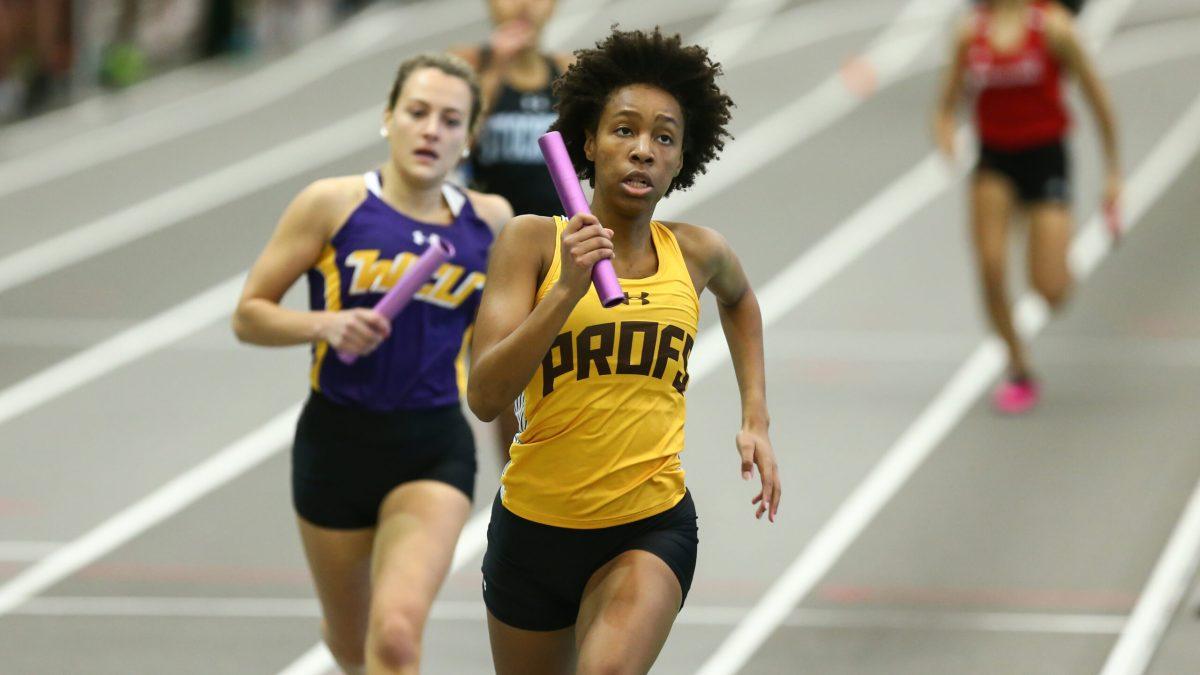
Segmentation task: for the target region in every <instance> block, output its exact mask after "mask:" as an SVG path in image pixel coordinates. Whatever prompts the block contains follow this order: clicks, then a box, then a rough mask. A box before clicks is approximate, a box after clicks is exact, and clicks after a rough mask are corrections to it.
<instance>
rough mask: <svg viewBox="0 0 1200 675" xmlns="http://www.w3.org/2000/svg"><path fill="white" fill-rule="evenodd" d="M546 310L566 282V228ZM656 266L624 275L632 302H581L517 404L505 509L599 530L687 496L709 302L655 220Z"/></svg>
mask: <svg viewBox="0 0 1200 675" xmlns="http://www.w3.org/2000/svg"><path fill="white" fill-rule="evenodd" d="M555 225H556V226H557V229H558V236H556V237H555V242H556V243H555V245H554V258H553V261H552V262H551V264H550V269H549V270H548V271H547V273H546V278H545V280H543V281H542V284H541V286H540V287H539V288H538V292H537V298H536V301H537V302H541V301H542V299H543V298H544V297H545V296H546V293H547V292H549V290H550V289H551V288H552V287H553V286H554V283H555V282H556V281H557V280H558V276H559V267H560V265H559V247H560V242H561V240H562V230H563V227H565V225H566V221H565V220H562V219H560V218H555ZM650 232H651V237H652V240H653V242H654V249H655V251H656V252H657V254H658V270H657V271H656V272H655V273H654V274H653V275H651V276H649V277H646V278H644V279H621V287H622V289H623V290H624V291H625V295H626V298H627V299H626V302H625V304H621V305H617V306H616V307H613V308H611V309H605V308H604V307H603V306H601V304H600V299H599V297H597V295H596V289H595V288H594V287H592V288H590V289H589V290H588V293H587V295H585V296H584V297H583V299H582V300H580V301H579V304H577V305H576V306H575V309H574V310H573V311H572V312H571V315H570V316H569V317H567V321H566V323H565V324H563V327H562V331H561V332H560V333H559V335H558V337H557V338H556V339H555V340H554V344H553V345H552V346H551V347H550V351H549V352H547V354H546V356H545V358H544V359H543V360H542V363H541V365H540V366H538V369H537V372H535V373H534V375H533V379H532V380H530V381H529V384H528V385H526V386H525V391H524V392H523V393H522V394H521V396H520V397H519V398H518V399H517V403H516V411H517V419H518V421H519V424H520V429H521V431H520V433H518V434H517V437H516V439H515V440H514V441H513V444H512V447H511V448H510V454H511V456H512V460H511V461H510V462H509V463H508V466H506V467H505V469H504V473H503V474H501V477H500V482H501V501H502V502H503V504H504V506H505V507H506V508H507V509H508V510H509V511H512V512H513V513H515V514H516V515H518V516H520V517H522V518H525V519H526V520H532V521H534V522H538V523H542V524H545V525H553V526H555V527H569V528H575V529H591V528H599V527H611V526H614V525H620V524H622V523H628V522H632V521H635V520H641V519H642V518H648V517H650V516H653V515H655V514H657V513H661V512H663V511H666V510H667V509H670V508H671V507H673V506H675V505H676V504H678V503H679V500H681V499H683V496H684V484H683V467H682V466H681V465H680V463H679V453H680V452H681V451H682V450H683V422H684V418H685V417H686V406H685V403H684V397H683V394H684V391H685V390H686V389H687V383H688V374H687V361H688V356H689V355H690V354H691V351H692V345H693V344H695V341H696V324H697V322H698V321H699V318H700V302H699V299H698V298H697V297H696V289H695V288H694V287H693V286H692V279H691V276H690V275H689V274H688V270H687V265H686V264H685V263H684V259H683V253H682V251H680V249H679V242H677V241H676V240H675V235H674V234H673V233H672V232H671V231H670V230H669V229H668V228H667V227H666V226H665V225H663V224H661V223H658V222H653V221H652V222H651V223H650Z"/></svg>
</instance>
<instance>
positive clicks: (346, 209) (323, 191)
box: [289, 176, 367, 235]
mask: <svg viewBox="0 0 1200 675" xmlns="http://www.w3.org/2000/svg"><path fill="white" fill-rule="evenodd" d="M366 194H367V187H366V184H365V183H364V182H363V179H362V176H334V177H331V178H321V179H318V180H315V181H313V182H312V183H309V184H308V185H307V186H306V187H305V188H304V189H303V190H301V191H300V194H299V195H297V196H296V199H295V200H294V201H293V202H292V206H291V207H289V210H290V209H298V210H299V211H300V214H301V215H302V216H303V217H302V218H301V222H304V223H307V224H310V225H311V226H313V227H320V228H323V229H324V230H325V231H326V232H327V233H328V234H330V235H332V233H333V231H334V230H336V229H337V228H338V227H339V226H341V224H342V223H343V222H345V220H346V219H347V218H348V217H349V216H350V214H351V212H353V211H354V209H356V208H357V207H358V205H359V204H361V203H362V201H363V199H364V198H366Z"/></svg>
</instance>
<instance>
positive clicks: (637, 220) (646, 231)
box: [591, 194, 654, 257]
mask: <svg viewBox="0 0 1200 675" xmlns="http://www.w3.org/2000/svg"><path fill="white" fill-rule="evenodd" d="M591 208H592V215H594V216H596V218H598V219H599V220H600V224H601V225H603V226H604V227H607V228H608V229H610V230H612V231H613V252H614V253H615V254H616V255H617V257H621V256H622V255H626V256H628V255H630V254H633V253H638V252H640V251H644V250H645V249H646V248H647V247H649V246H650V220H651V217H652V216H653V215H654V209H650V210H648V211H646V212H644V213H638V214H636V215H630V214H622V213H620V212H619V211H617V210H616V209H613V208H612V207H611V206H610V205H609V204H608V203H607V202H605V201H604V199H603V198H602V196H601V195H599V194H597V195H596V196H595V197H594V198H593V199H592V205H591Z"/></svg>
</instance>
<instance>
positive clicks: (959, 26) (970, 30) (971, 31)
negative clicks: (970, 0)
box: [953, 10, 978, 50]
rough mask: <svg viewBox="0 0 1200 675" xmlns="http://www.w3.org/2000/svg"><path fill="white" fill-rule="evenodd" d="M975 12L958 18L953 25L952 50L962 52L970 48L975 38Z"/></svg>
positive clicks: (969, 12)
mask: <svg viewBox="0 0 1200 675" xmlns="http://www.w3.org/2000/svg"><path fill="white" fill-rule="evenodd" d="M977 20H978V19H977V18H976V14H975V10H971V11H968V12H967V13H966V14H963V15H962V16H961V17H959V19H958V21H957V22H955V24H954V36H953V39H954V48H955V49H956V50H963V49H966V48H967V47H969V46H970V44H971V40H972V39H974V37H975V25H976V21H977Z"/></svg>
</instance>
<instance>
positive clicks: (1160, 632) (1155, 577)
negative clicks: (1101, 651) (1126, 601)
mask: <svg viewBox="0 0 1200 675" xmlns="http://www.w3.org/2000/svg"><path fill="white" fill-rule="evenodd" d="M1198 565H1200V482H1198V483H1197V484H1196V488H1195V490H1193V491H1192V496H1191V498H1190V499H1189V500H1188V503H1187V506H1186V507H1185V508H1184V510H1183V515H1182V516H1181V517H1180V518H1179V522H1178V523H1176V525H1175V529H1174V530H1173V531H1172V533H1171V538H1170V539H1169V540H1168V542H1167V546H1166V548H1165V549H1163V553H1162V556H1161V557H1160V558H1159V559H1158V562H1157V563H1155V565H1154V572H1153V573H1151V575H1150V580H1149V581H1147V582H1146V586H1145V588H1144V589H1143V590H1142V594H1141V597H1139V598H1138V602H1137V605H1135V606H1134V608H1133V614H1132V615H1131V616H1130V618H1129V622H1128V623H1127V624H1126V626H1125V630H1123V631H1122V632H1121V637H1120V638H1118V639H1117V643H1116V645H1114V646H1113V649H1112V651H1111V652H1109V654H1108V659H1107V660H1106V661H1105V662H1104V670H1102V671H1100V672H1101V675H1141V674H1142V673H1144V672H1146V670H1147V669H1148V668H1149V667H1150V661H1151V660H1152V659H1153V658H1154V653H1155V652H1156V651H1158V645H1159V644H1160V643H1161V642H1162V639H1163V637H1164V636H1165V635H1166V632H1167V627H1168V626H1170V625H1171V617H1172V616H1173V615H1174V614H1175V612H1176V610H1178V609H1179V605H1180V603H1181V602H1182V601H1183V598H1184V595H1185V594H1186V593H1187V588H1188V582H1189V581H1190V580H1191V578H1192V577H1193V576H1194V575H1195V574H1196V568H1197V566H1198Z"/></svg>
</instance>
